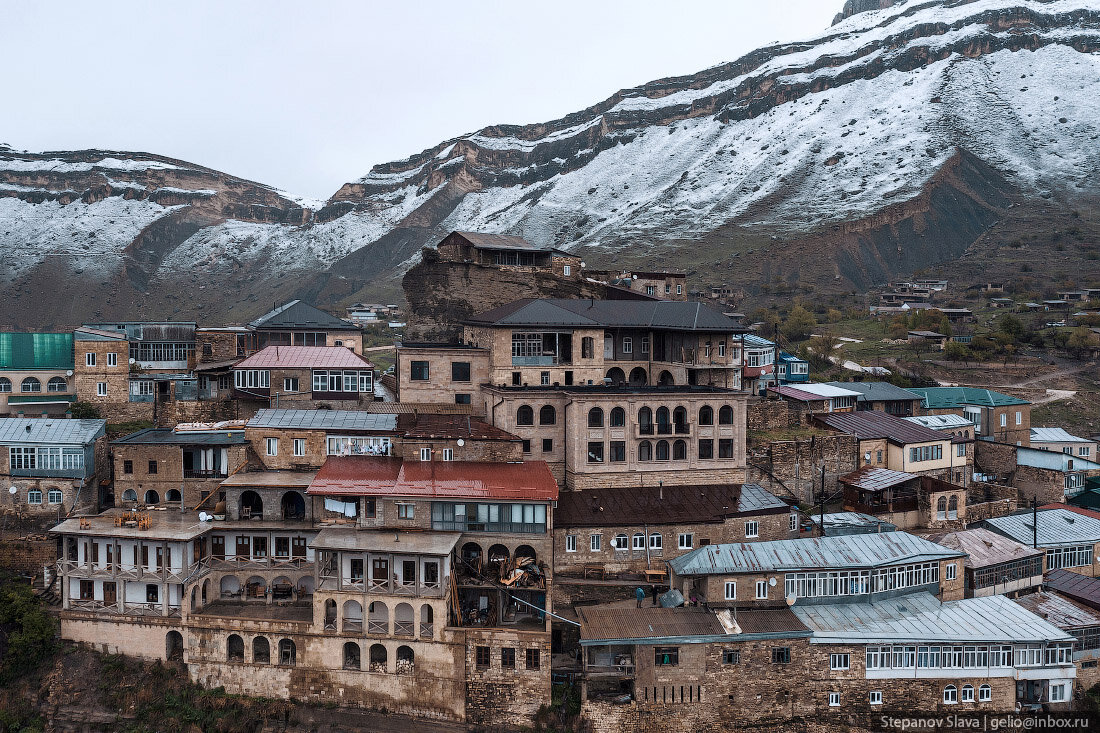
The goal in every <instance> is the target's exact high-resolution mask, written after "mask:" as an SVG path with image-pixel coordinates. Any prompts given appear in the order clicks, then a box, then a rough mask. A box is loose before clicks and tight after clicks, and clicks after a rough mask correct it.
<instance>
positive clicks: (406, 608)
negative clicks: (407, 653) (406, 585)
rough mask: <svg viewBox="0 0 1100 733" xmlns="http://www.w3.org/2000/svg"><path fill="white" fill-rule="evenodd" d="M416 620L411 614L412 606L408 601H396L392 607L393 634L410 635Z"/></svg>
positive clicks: (412, 632)
mask: <svg viewBox="0 0 1100 733" xmlns="http://www.w3.org/2000/svg"><path fill="white" fill-rule="evenodd" d="M415 625H416V620H415V617H414V615H413V607H412V606H411V605H409V604H408V603H398V604H397V608H395V609H393V635H394V636H412V635H413V634H414V627H415Z"/></svg>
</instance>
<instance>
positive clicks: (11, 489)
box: [8, 486, 19, 496]
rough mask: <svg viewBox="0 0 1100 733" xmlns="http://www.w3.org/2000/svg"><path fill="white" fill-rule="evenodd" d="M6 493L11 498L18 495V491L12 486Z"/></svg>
mask: <svg viewBox="0 0 1100 733" xmlns="http://www.w3.org/2000/svg"><path fill="white" fill-rule="evenodd" d="M8 493H9V494H11V495H12V496H15V495H16V494H18V493H19V489H17V488H15V487H14V486H12V487H11V488H10V489H8Z"/></svg>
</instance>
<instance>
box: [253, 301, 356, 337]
mask: <svg viewBox="0 0 1100 733" xmlns="http://www.w3.org/2000/svg"><path fill="white" fill-rule="evenodd" d="M248 325H249V326H251V327H252V328H255V329H271V330H290V329H305V330H318V331H358V330H359V327H358V326H354V325H352V324H350V323H348V322H347V321H344V320H341V319H339V318H337V317H336V316H334V315H330V314H328V313H325V312H324V311H323V310H321V309H320V308H314V307H313V306H312V305H310V304H309V303H303V302H302V301H300V300H292V301H290V302H289V303H284V304H283V305H280V306H279V307H277V308H275V309H274V310H271V311H268V312H267V313H265V314H263V315H262V316H260V317H259V318H257V319H256V320H254V321H252V322H251V323H249V324H248Z"/></svg>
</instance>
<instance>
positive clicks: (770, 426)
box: [748, 399, 800, 433]
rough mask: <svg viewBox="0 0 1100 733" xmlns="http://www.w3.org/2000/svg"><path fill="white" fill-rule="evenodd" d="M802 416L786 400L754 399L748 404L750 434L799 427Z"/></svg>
mask: <svg viewBox="0 0 1100 733" xmlns="http://www.w3.org/2000/svg"><path fill="white" fill-rule="evenodd" d="M799 418H800V414H799V413H798V412H797V411H792V410H790V403H789V402H787V401H786V400H765V399H752V400H749V403H748V426H749V432H750V433H752V432H764V431H768V430H781V429H783V428H789V427H793V426H795V425H798V420H799Z"/></svg>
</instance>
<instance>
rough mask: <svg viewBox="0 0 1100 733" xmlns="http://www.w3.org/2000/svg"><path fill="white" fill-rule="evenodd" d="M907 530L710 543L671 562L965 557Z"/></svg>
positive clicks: (694, 567)
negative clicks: (750, 541)
mask: <svg viewBox="0 0 1100 733" xmlns="http://www.w3.org/2000/svg"><path fill="white" fill-rule="evenodd" d="M962 556H963V553H961V552H958V551H956V550H949V549H947V548H946V547H942V546H941V545H937V544H936V543H934V542H929V541H928V540H925V539H921V538H920V537H917V536H916V535H912V534H909V533H908V532H886V533H883V534H861V535H845V536H842V537H815V538H803V539H796V540H774V541H772V542H752V543H743V542H742V543H735V544H728V545H709V546H707V547H700V548H699V549H697V550H694V551H692V552H689V553H687V554H686V555H681V556H680V557H677V558H674V559H673V560H671V561H670V562H669V565H670V566H671V567H672V569H673V571H674V572H675V573H676V574H677V575H715V574H724V575H729V574H735V573H755V572H769V571H794V570H816V569H837V570H842V569H846V568H875V567H880V566H884V565H896V564H898V563H903V562H923V561H927V560H946V559H950V558H953V557H962Z"/></svg>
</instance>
